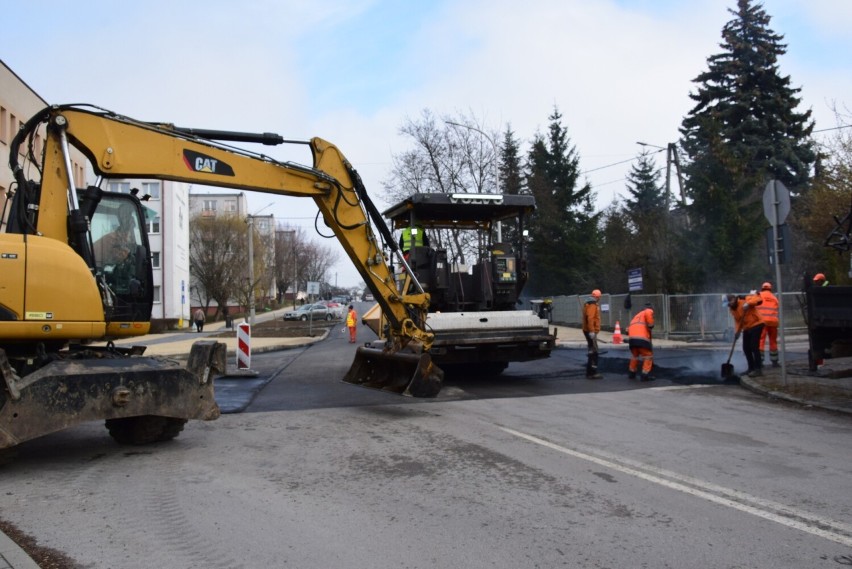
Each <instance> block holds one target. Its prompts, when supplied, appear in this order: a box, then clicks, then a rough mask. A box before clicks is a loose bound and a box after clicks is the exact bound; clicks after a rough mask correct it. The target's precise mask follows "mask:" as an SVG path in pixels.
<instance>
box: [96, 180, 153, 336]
mask: <svg viewBox="0 0 852 569" xmlns="http://www.w3.org/2000/svg"><path fill="white" fill-rule="evenodd" d="M93 201H94V200H93V199H92V198H87V197H86V196H81V199H80V207H81V209H84V210H91V213H90V215H89V219H90V227H91V239H92V253H93V255H92V257H93V259H94V265H95V266H94V272H95V276H96V278H97V279H98V280H99V282H101V283H102V286H103V288H104V289H105V290H104V292H105V294H104V298H105V299H106V302H107V304H108V305H107V306H106V307H105V308H106V310H105V314H106V315H107V322H108V324H107V333H108V335H121V333H120V331H121V325H120V324H119V325H118V326H117V328H118V329H117V330H110V323H113V322H116V323H117V322H123V323H131V322H148V321H149V320H150V318H151V308H152V306H153V302H154V291H153V274H152V267H151V259H150V247H149V244H148V232H147V220H146V217H145V211H146V209H145V208H144V206H143V205H142V203H141V202H140V200H139V199H138V198H137V197H136V196H135V195H131V194H122V193H114V192H101V191H99V192H98V199H97V201H96V202H95V203H92V202H93ZM92 206H93V207H92ZM126 325H129V324H126Z"/></svg>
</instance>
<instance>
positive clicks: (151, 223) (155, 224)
mask: <svg viewBox="0 0 852 569" xmlns="http://www.w3.org/2000/svg"><path fill="white" fill-rule="evenodd" d="M146 224H147V225H148V234H149V235H151V234H156V233H159V232H160V216H159V215H158V216H157V217H155V218H153V219H149V220H148V221H147V223H146Z"/></svg>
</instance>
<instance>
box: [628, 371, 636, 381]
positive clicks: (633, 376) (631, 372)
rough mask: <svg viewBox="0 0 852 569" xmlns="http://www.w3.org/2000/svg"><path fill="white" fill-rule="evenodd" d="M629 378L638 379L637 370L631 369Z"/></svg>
mask: <svg viewBox="0 0 852 569" xmlns="http://www.w3.org/2000/svg"><path fill="white" fill-rule="evenodd" d="M627 379H636V372H635V371H633V370H632V369H631V370H630V371H629V372H628V374H627Z"/></svg>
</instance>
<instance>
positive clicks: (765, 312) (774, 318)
mask: <svg viewBox="0 0 852 569" xmlns="http://www.w3.org/2000/svg"><path fill="white" fill-rule="evenodd" d="M760 299H761V300H762V301H763V303H761V304H760V305H758V307H757V311H758V312H759V313H760V317H761V318H763V323H764V324H766V325H767V326H773V327H776V328H777V327H778V297H776V296H775V295H774V294H772V293H771V292H770V291H768V290H762V291H760Z"/></svg>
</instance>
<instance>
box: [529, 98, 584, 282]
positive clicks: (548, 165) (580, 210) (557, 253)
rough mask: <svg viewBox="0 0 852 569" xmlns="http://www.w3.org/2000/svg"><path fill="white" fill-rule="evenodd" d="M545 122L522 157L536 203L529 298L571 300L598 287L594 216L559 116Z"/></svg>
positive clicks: (531, 244) (575, 152)
mask: <svg viewBox="0 0 852 569" xmlns="http://www.w3.org/2000/svg"><path fill="white" fill-rule="evenodd" d="M548 118H549V120H550V127H549V136H548V138H547V139H545V138H544V137H543V136H541V135H536V137H535V138H534V140H533V143H532V148H531V150H530V152H529V157H528V167H527V187H528V188H529V191H530V192H531V193H532V194H533V195H534V196H535V199H536V212H535V215H534V216H533V222H532V223H531V227H530V235H531V243H530V249H529V250H530V258H531V263H532V270H531V272H532V277H531V279H530V285H529V286H530V290H531V291H532V292H534V293H535V294H542V295H544V294H574V293H577V292H580V291H586V290H587V289H589V290H590V287H591V288H595V287H596V286H598V285H597V284H596V283H595V281H596V280H599V276H598V275H597V272H598V271H597V267H596V264H595V259H596V252H597V250H598V248H599V239H598V228H597V217H598V216H596V215H593V209H592V197H593V194H592V189H591V186H590V185H589V184H588V182H582V183H581V182H580V169H579V164H580V158H579V156H578V154H577V151H576V148H575V147H574V146H573V145H571V143H570V140H569V139H568V134H567V129H566V128H565V127H563V126H562V124H561V120H562V115H561V114H560V113H559V110H558V109H554V111H553V113H552V114H551V115H550V117H548Z"/></svg>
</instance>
